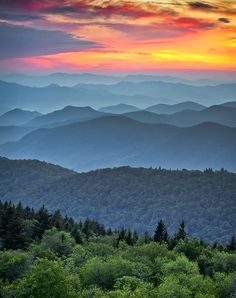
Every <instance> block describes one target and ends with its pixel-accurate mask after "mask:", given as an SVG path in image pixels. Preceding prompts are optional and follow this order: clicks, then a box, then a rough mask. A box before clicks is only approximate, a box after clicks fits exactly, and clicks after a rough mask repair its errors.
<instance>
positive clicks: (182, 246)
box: [0, 203, 236, 298]
mask: <svg viewBox="0 0 236 298" xmlns="http://www.w3.org/2000/svg"><path fill="white" fill-rule="evenodd" d="M0 207H1V208H0V212H1V214H4V213H5V212H6V213H7V214H16V212H17V216H18V219H17V220H19V221H21V222H23V223H24V222H25V221H27V223H29V221H30V222H31V223H33V224H30V225H24V224H23V227H24V228H23V229H22V234H21V235H20V237H19V238H18V244H19V245H20V247H22V248H21V249H19V248H17V249H16V248H15V242H13V241H12V242H11V241H9V242H8V244H7V247H6V246H5V247H3V246H2V249H1V250H0V297H3V298H24V297H25V298H26V297H27V298H28V297H31V298H41V297H45V298H47V297H48V298H49V297H50V298H88V297H94V298H121V297H124V298H173V297H175V298H193V297H194V298H226V297H227V298H231V297H234V296H235V293H236V283H235V272H236V254H235V253H234V252H233V251H232V250H230V249H229V245H230V244H231V243H232V238H231V239H230V241H229V244H228V245H227V246H225V247H224V246H222V245H214V246H210V245H208V244H207V243H204V242H203V241H202V240H199V239H197V238H191V237H189V236H188V235H187V234H186V232H185V230H184V229H183V225H181V226H180V229H181V233H182V232H183V230H184V233H182V235H184V237H177V236H176V235H178V232H179V231H180V229H179V230H178V231H177V233H176V234H174V236H173V237H171V236H169V237H168V238H167V239H165V241H158V242H156V241H154V239H153V238H154V237H153V238H152V237H151V236H148V243H146V242H145V241H143V240H144V239H145V237H144V235H138V234H137V233H135V232H134V231H131V230H129V229H128V230H126V229H124V228H123V229H121V230H116V231H113V230H111V229H108V230H106V229H104V227H103V226H102V225H99V224H98V223H97V222H94V221H91V220H89V219H86V220H85V221H86V224H85V222H79V223H76V222H74V221H73V220H71V219H69V218H67V217H63V216H61V214H60V212H59V211H57V212H56V214H55V213H50V212H49V211H48V210H47V209H46V208H41V209H40V210H39V211H34V210H32V209H30V208H29V207H25V208H23V207H22V206H14V205H12V204H10V203H4V204H0ZM11 209H12V210H11ZM9 211H10V212H9ZM161 225H162V227H165V224H164V222H163V221H162V223H161ZM29 226H30V227H32V229H29ZM157 226H158V225H157ZM159 226H160V225H159ZM36 227H37V228H36ZM39 227H40V228H39ZM74 228H76V229H77V231H78V233H79V234H80V235H81V239H80V240H82V243H78V241H77V242H76V239H75V238H74V236H73V233H72V231H73V230H74ZM184 228H185V227H184ZM159 230H161V231H165V229H158V231H159ZM1 231H2V234H1V235H6V232H5V231H4V225H1ZM13 231H14V230H13ZM26 235H27V237H26ZM25 239H27V241H25ZM9 240H10V239H9ZM131 240H132V241H131ZM1 243H2V244H3V243H4V241H2V242H1ZM173 243H175V245H174V246H173ZM10 244H11V245H12V247H10V248H9V245H10ZM170 244H171V245H170ZM8 248H9V249H8Z"/></svg>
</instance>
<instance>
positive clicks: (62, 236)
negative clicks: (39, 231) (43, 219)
mask: <svg viewBox="0 0 236 298" xmlns="http://www.w3.org/2000/svg"><path fill="white" fill-rule="evenodd" d="M75 244H76V243H75V240H74V238H72V237H71V235H70V234H69V233H67V232H64V231H58V230H57V229H56V228H52V229H51V230H47V231H46V232H45V233H44V235H43V238H42V241H41V243H40V246H41V247H43V248H48V249H50V250H51V251H52V252H54V253H55V255H57V256H59V257H62V256H67V255H69V254H70V253H72V251H73V247H74V246H75Z"/></svg>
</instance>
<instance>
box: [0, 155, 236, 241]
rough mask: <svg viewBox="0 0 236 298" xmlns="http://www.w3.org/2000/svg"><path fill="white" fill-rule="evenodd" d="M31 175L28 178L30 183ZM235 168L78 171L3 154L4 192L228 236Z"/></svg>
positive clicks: (100, 215)
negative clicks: (184, 224)
mask: <svg viewBox="0 0 236 298" xmlns="http://www.w3.org/2000/svg"><path fill="white" fill-rule="evenodd" d="M29 181H30V183H29ZM235 194H236V174H232V173H227V172H225V171H219V172H212V171H210V170H208V171H205V172H201V171H187V170H182V171H180V170H178V171H170V170H165V169H144V168H129V167H121V168H115V169H103V170H96V171H92V172H88V173H82V174H78V173H75V172H73V171H69V170H66V169H63V168H61V167H58V166H55V165H52V164H47V163H45V162H39V161H36V160H9V159H6V158H0V198H1V200H11V201H12V202H13V203H16V202H19V201H21V202H22V203H23V204H24V205H26V204H27V205H29V206H32V207H34V208H40V207H41V206H42V205H43V204H44V205H45V206H46V207H47V208H49V209H50V210H56V209H60V210H61V211H62V213H63V214H67V215H68V216H73V217H74V218H75V219H76V220H79V219H85V218H86V217H89V218H91V219H96V220H99V221H100V222H101V223H103V224H105V225H106V226H109V227H112V228H120V227H122V226H125V227H129V228H131V229H135V230H137V231H138V232H144V231H150V232H151V233H153V231H154V228H155V226H156V223H157V222H158V221H159V220H160V219H163V220H164V221H165V223H166V224H167V227H168V231H170V233H172V234H173V232H174V231H176V229H177V227H178V225H179V222H180V221H181V220H183V219H184V220H185V223H186V226H187V229H188V233H189V234H190V235H192V236H198V237H203V238H204V239H206V240H207V241H208V242H214V241H216V240H218V241H221V242H223V243H224V242H226V241H228V238H229V235H233V234H235V232H236V230H235V227H236V217H235V212H236V205H235V200H236V197H235Z"/></svg>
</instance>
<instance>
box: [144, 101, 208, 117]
mask: <svg viewBox="0 0 236 298" xmlns="http://www.w3.org/2000/svg"><path fill="white" fill-rule="evenodd" d="M205 108H206V107H205V106H203V105H200V104H198V103H196V102H192V101H185V102H181V103H178V104H174V105H167V104H157V105H153V106H150V107H148V108H146V109H145V110H146V111H149V112H153V113H157V114H174V113H177V112H181V111H184V110H193V111H201V110H203V109H205Z"/></svg>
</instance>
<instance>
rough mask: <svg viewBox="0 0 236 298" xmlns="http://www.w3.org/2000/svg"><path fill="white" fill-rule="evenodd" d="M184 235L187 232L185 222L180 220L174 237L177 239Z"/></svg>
mask: <svg viewBox="0 0 236 298" xmlns="http://www.w3.org/2000/svg"><path fill="white" fill-rule="evenodd" d="M186 236H187V233H186V232H185V223H184V221H182V222H181V224H180V226H179V230H178V232H177V234H176V236H175V238H176V239H177V240H184V239H185V237H186Z"/></svg>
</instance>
